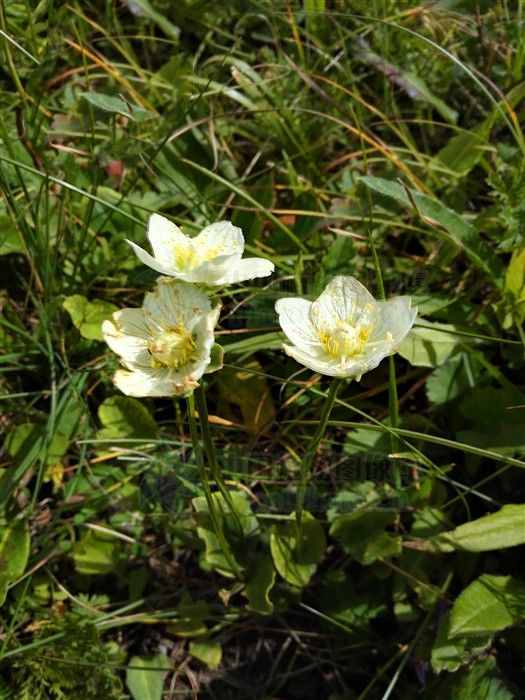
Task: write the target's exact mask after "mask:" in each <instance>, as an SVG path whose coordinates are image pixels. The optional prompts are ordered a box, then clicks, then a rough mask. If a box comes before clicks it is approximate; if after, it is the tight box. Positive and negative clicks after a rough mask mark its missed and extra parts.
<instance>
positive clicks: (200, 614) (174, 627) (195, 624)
mask: <svg viewBox="0 0 525 700" xmlns="http://www.w3.org/2000/svg"><path fill="white" fill-rule="evenodd" d="M176 612H177V619H176V620H174V621H173V622H171V623H170V625H169V630H170V632H172V633H173V634H176V635H177V636H178V637H200V636H202V635H203V634H207V633H208V627H207V625H206V622H205V620H206V618H207V617H209V616H210V609H209V606H208V604H207V603H206V602H205V601H204V600H198V601H193V600H192V599H191V596H190V595H189V593H187V592H186V591H185V592H184V593H183V595H182V598H181V601H180V603H179V604H178V605H177V607H176Z"/></svg>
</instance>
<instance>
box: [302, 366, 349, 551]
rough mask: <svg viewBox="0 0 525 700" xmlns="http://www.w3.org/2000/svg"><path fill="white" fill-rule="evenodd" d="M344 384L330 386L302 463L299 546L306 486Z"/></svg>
mask: <svg viewBox="0 0 525 700" xmlns="http://www.w3.org/2000/svg"><path fill="white" fill-rule="evenodd" d="M341 384H342V380H341V379H337V378H334V379H332V383H331V384H330V389H329V391H328V394H327V395H326V399H325V402H324V404H323V408H322V411H321V415H320V417H319V423H318V424H317V429H316V431H315V433H314V434H313V436H312V439H311V440H310V444H309V445H308V449H307V450H306V453H305V456H304V459H303V461H302V462H301V467H300V472H299V487H298V489H297V500H296V506H295V518H296V522H297V532H298V536H297V543H298V546H299V545H300V542H301V528H302V518H303V509H304V496H305V492H306V484H307V482H308V477H309V475H310V471H311V468H312V462H313V460H314V457H315V453H316V452H317V448H318V447H319V443H320V442H321V440H322V439H323V436H324V434H325V431H326V426H327V425H328V420H329V418H330V413H331V412H332V408H333V405H334V402H335V399H336V396H337V392H338V391H339V388H340V386H341Z"/></svg>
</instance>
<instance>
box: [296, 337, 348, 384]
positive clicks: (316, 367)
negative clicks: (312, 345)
mask: <svg viewBox="0 0 525 700" xmlns="http://www.w3.org/2000/svg"><path fill="white" fill-rule="evenodd" d="M283 349H284V351H285V353H286V354H287V355H289V356H290V357H293V358H294V360H296V361H297V362H299V363H300V364H301V365H304V366H305V367H308V368H309V369H312V370H313V371H314V372H319V374H325V375H327V376H329V377H347V376H351V375H349V373H348V372H347V370H346V369H343V367H342V366H341V363H340V362H338V361H337V360H334V359H333V358H331V357H329V355H327V354H326V353H322V352H318V353H315V352H314V353H310V352H308V351H306V350H301V349H300V348H298V347H296V346H295V345H283Z"/></svg>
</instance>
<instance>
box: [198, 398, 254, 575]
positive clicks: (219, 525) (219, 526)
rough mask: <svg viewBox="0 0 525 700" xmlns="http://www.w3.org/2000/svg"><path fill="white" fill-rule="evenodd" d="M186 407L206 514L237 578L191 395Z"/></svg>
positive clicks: (237, 572)
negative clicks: (214, 497)
mask: <svg viewBox="0 0 525 700" xmlns="http://www.w3.org/2000/svg"><path fill="white" fill-rule="evenodd" d="M186 406H187V414H188V425H189V428H190V437H191V442H192V444H193V449H194V452H195V459H196V461H197V465H198V467H199V472H200V476H201V483H202V488H203V490H204V496H205V498H206V503H207V504H208V512H209V515H210V520H211V524H212V527H213V531H214V532H215V535H216V537H217V540H218V542H219V545H220V547H221V550H222V553H223V554H224V557H225V558H226V560H227V561H228V563H229V565H230V566H231V569H232V571H233V572H234V573H235V575H236V576H237V577H240V574H241V572H240V569H239V566H238V564H237V562H236V561H235V559H234V557H233V555H232V553H231V549H230V546H229V544H228V542H227V540H226V537H225V535H224V530H223V520H222V517H221V516H219V515H218V514H217V509H216V503H215V502H214V500H213V494H212V491H211V488H210V482H209V479H208V471H207V469H206V464H205V461H204V455H203V450H202V444H201V441H200V439H199V431H198V428H197V422H196V421H195V398H194V394H193V393H192V394H190V396H188V397H187V399H186ZM204 443H205V441H204Z"/></svg>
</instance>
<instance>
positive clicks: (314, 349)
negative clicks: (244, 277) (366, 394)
mask: <svg viewBox="0 0 525 700" xmlns="http://www.w3.org/2000/svg"><path fill="white" fill-rule="evenodd" d="M275 309H276V311H277V313H278V314H279V323H280V324H281V328H282V329H283V331H284V333H285V334H286V335H287V337H288V340H289V341H290V342H291V343H292V345H284V350H285V352H286V353H287V354H288V355H290V356H291V357H293V358H294V359H296V360H297V362H300V363H301V364H303V365H305V367H309V368H310V369H313V370H314V371H315V372H319V373H320V374H327V375H329V376H331V377H355V378H356V379H357V381H359V380H360V379H361V376H362V375H363V374H364V373H365V372H369V371H370V370H372V369H374V368H375V367H377V366H378V364H379V363H380V362H381V360H382V359H383V358H385V357H387V356H388V355H392V354H393V353H394V352H395V351H396V349H397V347H398V346H399V344H400V343H401V341H402V340H403V338H404V337H405V336H406V335H407V333H408V332H409V330H410V329H411V328H412V325H413V324H414V321H415V319H416V315H417V310H416V309H412V308H411V300H410V297H394V298H392V299H389V300H388V301H376V300H375V299H374V297H373V296H372V295H371V294H370V292H369V291H368V290H367V289H366V287H364V286H363V285H362V284H361V283H360V282H358V281H357V280H356V279H355V278H354V277H335V278H334V279H333V280H332V281H331V282H330V284H329V285H328V286H327V287H326V289H325V290H324V292H323V293H322V294H321V296H320V297H319V298H318V299H316V300H315V301H314V302H310V301H307V300H306V299H300V298H291V299H279V301H277V303H276V305H275Z"/></svg>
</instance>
